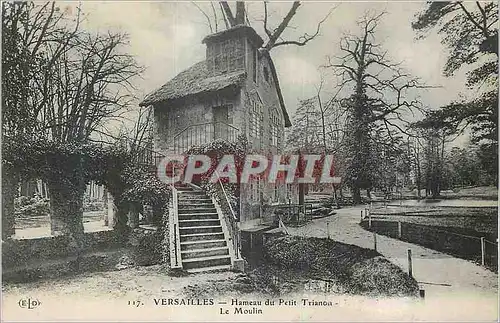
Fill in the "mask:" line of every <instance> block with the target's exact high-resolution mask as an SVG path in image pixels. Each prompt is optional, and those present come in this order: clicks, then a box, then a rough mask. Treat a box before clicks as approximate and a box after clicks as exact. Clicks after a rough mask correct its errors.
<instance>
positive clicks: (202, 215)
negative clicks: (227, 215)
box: [178, 212, 219, 221]
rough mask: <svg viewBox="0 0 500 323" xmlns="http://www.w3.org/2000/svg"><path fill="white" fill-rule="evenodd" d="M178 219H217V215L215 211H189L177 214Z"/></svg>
mask: <svg viewBox="0 0 500 323" xmlns="http://www.w3.org/2000/svg"><path fill="white" fill-rule="evenodd" d="M178 216H179V221H180V220H193V219H200V220H202V219H203V220H215V219H219V215H218V214H217V213H216V212H213V213H191V214H179V215H178Z"/></svg>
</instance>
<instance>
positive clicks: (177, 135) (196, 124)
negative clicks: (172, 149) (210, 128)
mask: <svg viewBox="0 0 500 323" xmlns="http://www.w3.org/2000/svg"><path fill="white" fill-rule="evenodd" d="M218 123H220V124H223V125H226V126H229V127H231V128H233V129H234V130H238V131H239V130H240V129H238V128H236V127H235V126H233V125H232V124H229V123H225V122H222V121H216V122H203V123H195V124H192V125H189V126H187V127H185V128H184V129H182V130H181V131H179V132H178V133H177V134H175V135H174V140H175V139H176V138H177V137H179V136H180V135H181V134H182V133H183V132H184V131H186V130H188V129H189V128H192V127H198V126H206V125H215V124H218Z"/></svg>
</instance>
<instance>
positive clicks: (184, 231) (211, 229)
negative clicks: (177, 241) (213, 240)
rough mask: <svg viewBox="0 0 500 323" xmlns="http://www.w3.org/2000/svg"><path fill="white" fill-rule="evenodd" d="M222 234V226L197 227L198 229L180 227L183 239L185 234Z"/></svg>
mask: <svg viewBox="0 0 500 323" xmlns="http://www.w3.org/2000/svg"><path fill="white" fill-rule="evenodd" d="M213 232H222V227H221V226H220V225H213V226H204V227H203V226H196V227H179V233H180V235H181V237H182V236H183V235H185V234H195V233H213Z"/></svg>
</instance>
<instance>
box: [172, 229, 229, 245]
mask: <svg viewBox="0 0 500 323" xmlns="http://www.w3.org/2000/svg"><path fill="white" fill-rule="evenodd" d="M223 239H224V233H223V232H222V231H221V232H208V233H193V234H181V235H180V240H181V242H185V241H203V240H223Z"/></svg>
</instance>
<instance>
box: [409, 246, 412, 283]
mask: <svg viewBox="0 0 500 323" xmlns="http://www.w3.org/2000/svg"><path fill="white" fill-rule="evenodd" d="M408 275H409V276H410V277H413V265H412V263H411V249H408Z"/></svg>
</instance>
